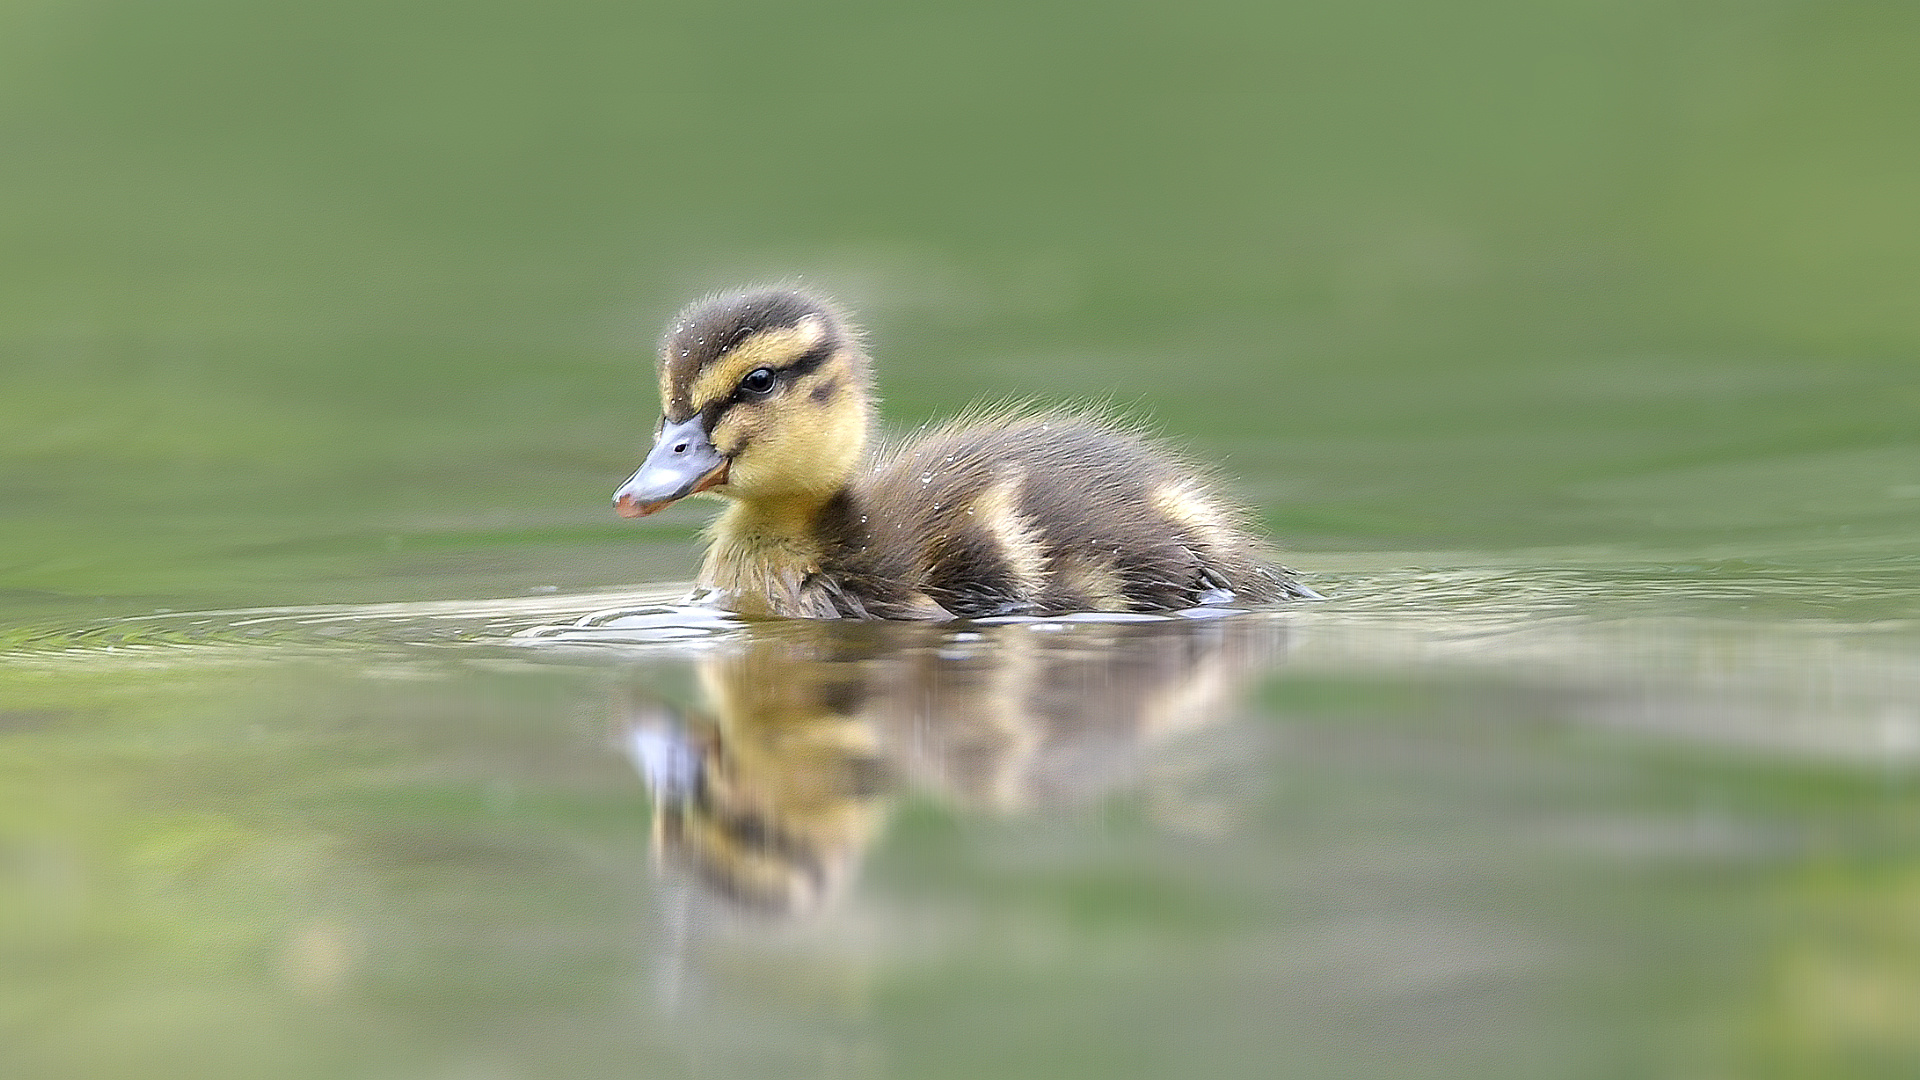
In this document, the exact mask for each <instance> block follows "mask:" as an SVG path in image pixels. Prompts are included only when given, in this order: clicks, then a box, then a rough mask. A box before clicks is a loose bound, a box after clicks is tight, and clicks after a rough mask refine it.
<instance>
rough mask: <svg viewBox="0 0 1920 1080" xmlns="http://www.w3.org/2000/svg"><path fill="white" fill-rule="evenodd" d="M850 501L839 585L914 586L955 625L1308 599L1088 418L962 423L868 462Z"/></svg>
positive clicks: (1235, 526) (1238, 518) (1134, 443)
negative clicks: (859, 521) (857, 529)
mask: <svg viewBox="0 0 1920 1080" xmlns="http://www.w3.org/2000/svg"><path fill="white" fill-rule="evenodd" d="M852 495H853V498H854V500H855V502H856V503H857V504H858V510H859V514H860V516H861V517H863V518H865V519H866V520H865V522H864V523H863V524H864V529H862V530H861V531H862V532H864V534H865V535H864V536H863V537H862V538H861V543H860V544H859V545H858V549H857V550H854V551H850V552H849V553H848V556H847V560H846V565H845V567H844V569H845V570H846V571H847V573H848V584H849V585H852V586H853V587H854V588H856V589H857V588H858V585H857V582H860V581H890V582H908V581H910V582H914V583H916V584H917V586H918V589H917V591H918V592H920V593H922V594H923V595H925V596H927V597H928V598H930V599H932V600H933V601H934V602H936V603H938V604H939V605H940V606H941V607H942V608H945V609H946V610H947V611H949V612H951V613H953V614H954V615H958V616H962V617H972V618H979V617H984V616H989V615H1003V614H1031V615H1046V614H1061V613H1065V612H1072V611H1093V610H1104V611H1167V610H1173V609H1178V608H1184V607H1192V606H1194V605H1196V604H1204V603H1216V602H1222V601H1225V600H1228V599H1232V600H1235V601H1238V602H1242V603H1263V602H1270V601H1276V600H1283V599H1287V598H1289V597H1296V596H1312V595H1313V593H1312V592H1311V591H1310V590H1307V589H1306V588H1305V587H1304V586H1302V585H1301V584H1299V582H1298V581H1297V580H1295V579H1294V577H1293V576H1292V574H1291V573H1290V572H1288V571H1286V570H1284V569H1282V568H1280V567H1277V566H1274V565H1272V564H1271V563H1269V562H1268V561H1267V560H1266V558H1265V556H1264V553H1263V545H1262V544H1261V543H1260V541H1259V540H1258V539H1257V538H1256V537H1255V535H1254V534H1253V533H1252V532H1250V531H1249V529H1248V527H1247V525H1246V522H1245V520H1244V519H1245V514H1244V511H1242V510H1240V509H1239V508H1238V507H1236V506H1234V505H1233V504H1232V503H1230V502H1229V501H1227V500H1225V499H1224V498H1222V497H1221V496H1220V495H1219V494H1218V492H1217V491H1216V490H1215V488H1214V486H1213V484H1212V483H1211V482H1209V481H1208V480H1207V479H1206V478H1204V477H1203V476H1202V475H1201V474H1199V473H1198V472H1197V471H1195V470H1194V469H1193V468H1192V467H1191V466H1189V465H1187V464H1186V463H1184V462H1182V461H1180V460H1179V459H1178V458H1176V457H1175V456H1174V455H1172V454H1171V453H1170V452H1168V451H1167V450H1166V449H1164V448H1162V447H1160V446H1159V445H1157V444H1155V443H1154V442H1152V441H1151V440H1149V439H1147V438H1145V437H1143V436H1141V435H1140V434H1138V433H1136V432H1133V431H1130V430H1127V429H1125V428H1122V427H1118V426H1116V425H1114V424H1112V423H1110V422H1109V421H1107V420H1105V419H1103V418H1101V417H1099V416H1096V415H1090V414H1072V413H1037V414H1036V413H1022V412H1003V413H1000V414H997V415H987V416H982V417H973V418H962V419H960V420H956V421H954V422H952V423H949V424H947V425H944V426H942V427H939V428H937V429H935V430H933V431H932V432H930V433H928V434H926V435H925V436H923V437H920V438H916V439H913V440H910V441H908V442H906V443H904V444H902V445H900V446H898V447H896V448H894V449H892V450H891V451H889V452H884V453H882V454H880V455H878V457H877V460H876V463H875V465H874V466H873V468H872V470H871V471H870V472H869V473H868V474H867V475H866V476H864V477H862V478H860V479H859V480H858V481H857V482H856V484H855V487H854V491H853V492H852Z"/></svg>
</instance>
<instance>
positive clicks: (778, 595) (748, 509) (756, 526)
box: [700, 487, 848, 615]
mask: <svg viewBox="0 0 1920 1080" xmlns="http://www.w3.org/2000/svg"><path fill="white" fill-rule="evenodd" d="M846 498H848V492H847V489H845V488H844V487H843V488H841V489H839V490H835V491H829V492H824V493H814V492H808V493H804V494H791V495H785V496H783V497H780V498H763V499H754V500H751V501H749V500H738V501H735V502H734V503H733V505H731V506H729V507H728V508H727V509H726V510H725V512H723V513H722V514H721V515H720V517H719V518H717V519H716V520H715V521H714V523H713V525H712V526H711V527H709V529H708V535H709V536H710V537H711V538H712V541H713V543H712V545H711V546H710V547H708V548H707V560H706V563H705V565H704V566H703V567H702V568H701V571H700V585H701V586H702V587H703V588H707V589H713V590H716V591H718V592H720V593H723V594H725V597H726V601H727V604H728V606H729V607H732V608H733V609H734V610H736V611H739V612H740V613H742V614H745V615H799V614H803V613H806V612H805V610H804V609H806V608H807V607H809V605H808V604H807V603H806V602H805V601H803V599H802V594H801V587H802V586H803V585H804V584H805V583H806V581H807V578H808V577H809V576H811V575H814V574H817V573H819V572H820V568H821V565H822V563H823V561H825V559H826V558H827V556H828V554H829V552H828V548H829V547H830V546H831V545H832V543H833V541H832V540H830V539H829V538H828V537H827V536H825V535H824V534H823V531H822V529H821V525H820V523H821V519H822V517H823V515H824V514H825V512H826V510H827V508H828V506H829V505H830V504H833V503H835V502H838V501H844V500H845V499H846Z"/></svg>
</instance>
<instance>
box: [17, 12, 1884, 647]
mask: <svg viewBox="0 0 1920 1080" xmlns="http://www.w3.org/2000/svg"><path fill="white" fill-rule="evenodd" d="M1915 56H1920V9H1917V8H1915V7H1914V6H1913V5H1910V4H1902V3H1885V2H1866V0H1860V2H1825V3H1805V2H1800V3H1795V2H1769V0H1741V2H1738V3H1731V2H1710V0H1702V2H1679V3H1674V2H1668V3H1634V2H1615V3H1571V4H1552V5H1543V4H1533V3H1507V2H1501V0H1471V2H1461V3H1451V4H1428V3H1399V2H1384V0H1376V2H1366V3H1356V4H1347V5H1325V4H1304V3H1274V4H1239V3H1200V4H1195V5H1186V6H1182V7H1179V8H1177V9H1176V8H1175V7H1172V6H1168V5H1159V4H1134V3H1122V4H1100V5H1091V4H1089V5H1053V6H1048V7H1044V8H1038V9H1028V8H1026V7H1023V6H1017V5H1004V6H993V5H987V6H977V7H969V8H964V9H962V8H955V9H951V10H947V9H937V8H934V7H931V6H929V7H925V8H906V7H901V6H898V5H880V4H872V5H866V4H836V3H826V4H814V5H805V6H793V5H782V4H754V3H724V4H710V5H693V4H687V5H659V4H613V3H592V2H578V3H565V2H562V3H551V4H543V5H518V4H500V3H484V2H482V3H466V4H429V3H407V4H358V3H351V2H348V3H339V4H329V5H271V4H259V3H241V2H223V0H210V2H209V0H185V2H181V3H176V4H168V5H151V4H134V3H121V2H112V0H102V2H75V0H69V2H65V3H55V2H36V0H19V2H15V3H10V4H7V5H5V6H3V7H0V358H3V360H0V370H3V371H4V375H0V379H3V380H4V382H3V384H0V461H3V462H4V469H3V470H0V514H4V520H5V522H6V527H5V529H4V530H0V587H3V588H4V589H5V590H6V592H5V594H4V595H6V596H7V597H8V598H9V600H8V603H9V604H10V605H16V606H17V609H20V610H25V609H28V608H34V609H38V608H62V607H64V606H65V605H66V604H67V603H68V602H69V600H70V599H72V598H83V599H92V598H106V600H105V601H103V602H104V603H105V604H106V605H107V606H108V607H124V608H127V609H135V608H138V607H140V606H142V605H149V606H150V605H172V606H178V605H183V604H209V603H237V602H246V603H267V602H282V601H317V600H340V601H349V600H364V599H407V598H418V597H439V596H445V597H460V596H479V595H490V594H511V593H515V592H520V591H523V590H525V589H527V588H534V587H539V586H557V587H559V588H562V589H573V588H586V587H593V586H602V585H608V584H615V583H625V582H632V581H635V580H644V579H657V578H661V577H675V576H685V575H686V574H687V573H689V572H690V570H691V568H692V566H693V559H694V553H693V550H692V546H691V538H692V533H693V529H694V527H695V526H696V525H697V523H698V522H699V521H700V520H701V519H702V518H704V516H706V514H707V513H708V512H709V511H708V510H707V508H704V507H696V508H693V509H686V510H679V511H676V512H675V514H674V515H670V516H668V517H667V518H666V519H665V520H662V521H660V522H657V523H656V522H649V523H647V524H643V525H640V526H632V525H627V524H623V523H621V522H618V521H616V520H615V519H613V518H612V516H611V515H610V514H609V513H608V512H607V508H606V505H605V504H606V502H607V498H608V492H610V491H611V490H612V487H613V486H614V485H615V484H616V483H617V482H618V481H619V480H620V479H621V478H622V477H623V476H624V475H625V474H626V473H627V471H629V470H630V469H631V467H632V466H633V464H634V463H635V462H636V461H637V458H638V455H639V453H640V451H641V449H642V446H643V443H644V442H645V440H646V436H647V431H648V427H649V425H650V424H651V421H652V418H653V416H654V415H655V403H654V401H653V399H652V390H651V379H650V377H649V375H648V373H647V371H646V367H647V365H648V364H649V363H650V352H651V346H652V342H653V339H654V335H655V334H656V332H657V328H658V326H659V325H660V324H661V322H662V321H663V320H664V318H665V317H666V316H667V315H668V314H670V313H671V312H672V311H673V310H674V309H675V308H676V307H677V306H678V305H680V304H681V303H683V302H684V301H686V300H687V299H689V298H691V297H692V296H694V295H697V294H699V293H701V292H703V291H705V290H708V289H711V288H716V287H723V286H728V285H734V284H740V283H743V282H750V281H754V280H764V279H771V278H786V277H793V276H798V277H800V278H801V279H802V280H805V281H807V282H810V283H813V284H815V285H818V286H821V287H824V288H827V289H829V290H831V291H834V292H836V293H837V294H839V295H840V296H842V297H843V298H844V299H845V300H846V301H847V302H849V303H850V304H851V305H853V306H854V307H855V308H856V309H857V310H858V312H859V313H860V314H861V316H862V317H863V319H864V321H865V322H866V324H867V326H868V327H869V330H870V333H871V337H872V343H873V345H874V348H875V351H876V354H877V357H878V360H879V363H880V372H881V382H882V390H883V392H884V393H885V395H886V398H887V406H886V415H887V417H888V418H889V420H891V421H893V422H896V423H909V422H915V421H918V420H919V419H922V418H924V417H927V416H930V415H935V414H938V413H941V412H945V411H948V410H951V409H954V408H956V407H959V406H961V405H963V404H965V403H966V402H967V401H969V400H971V399H974V398H976V397H980V396H996V395H1006V394H1023V395H1024V394H1033V395H1039V396H1042V397H1046V398H1049V399H1054V398H1072V397H1079V396H1101V397H1112V398H1114V399H1116V400H1118V401H1120V402H1122V403H1123V404H1127V405H1129V406H1131V407H1136V408H1137V409H1138V411H1139V412H1141V413H1142V414H1145V415H1150V416H1152V417H1155V418H1156V419H1157V422H1158V423H1159V425H1160V427H1161V428H1162V429H1163V430H1165V431H1166V432H1168V433H1169V434H1171V435H1173V436H1175V437H1177V438H1179V439H1180V440H1182V441H1184V442H1186V443H1188V444H1189V445H1190V446H1193V447H1195V448H1196V449H1197V450H1199V451H1200V452H1201V454H1202V455H1203V456H1206V457H1209V458H1217V459H1219V460H1221V461H1222V462H1223V464H1224V468H1225V470H1226V471H1227V472H1228V473H1229V474H1231V475H1236V476H1239V477H1241V478H1242V480H1243V487H1244V489H1245V490H1246V492H1247V493H1248V494H1249V495H1250V496H1251V497H1252V498H1254V499H1255V500H1256V501H1257V502H1259V503H1260V504H1261V505H1262V506H1263V507H1264V508H1265V510H1266V512H1267V515H1268V519H1269V523H1270V524H1271V525H1272V526H1273V528H1274V529H1275V531H1276V532H1277V533H1278V534H1279V535H1280V536H1281V538H1282V539H1283V540H1284V541H1285V542H1286V544H1287V545H1288V546H1289V547H1290V548H1291V549H1292V550H1294V551H1295V552H1297V553H1301V554H1297V555H1296V556H1295V561H1296V562H1300V563H1302V564H1303V565H1306V566H1307V567H1308V568H1309V569H1311V568H1314V567H1316V566H1321V567H1326V566H1332V567H1335V568H1337V567H1338V565H1339V564H1340V563H1341V557H1340V555H1339V554H1338V553H1355V552H1366V551H1409V552H1420V551H1476V550H1480V551H1484V550H1497V551H1514V550H1524V549H1529V548H1535V547H1546V548H1562V549H1568V548H1573V547H1581V546H1599V547H1602V548H1607V549H1610V550H1628V551H1638V552H1644V553H1646V554H1649V555H1652V556H1656V557H1663V556H1667V555H1674V554H1676V553H1678V554H1685V555H1689V556H1697V555H1701V554H1709V555H1718V556H1727V555H1732V554H1744V555H1748V556H1753V557H1762V558H1780V559H1788V560H1792V559H1808V560H1821V561H1831V560H1834V559H1839V560H1849V559H1857V558H1861V557H1880V556H1884V555H1887V554H1888V553H1889V552H1890V551H1893V550H1895V549H1898V550H1900V551H1904V542H1905V538H1906V537H1910V536H1911V535H1912V527H1914V526H1916V525H1920V486H1916V485H1920V451H1917V450H1916V449H1915V445H1914V442H1913V440H1912V437H1911V432H1912V431H1913V430H1914V428H1915V423H1916V417H1917V416H1920V365H1916V363H1915V352H1916V348H1917V347H1920V289H1917V288H1916V283H1917V282H1920V198H1917V197H1916V192H1920V139H1916V137H1915V133H1916V132H1920V65H1917V64H1915V63H1914V62H1913V58H1914V57H1915ZM1849 534H1851V535H1849ZM1896 538H1899V539H1897V540H1896Z"/></svg>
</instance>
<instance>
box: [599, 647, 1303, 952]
mask: <svg viewBox="0 0 1920 1080" xmlns="http://www.w3.org/2000/svg"><path fill="white" fill-rule="evenodd" d="M981 629H982V633H980V634H977V635H967V637H968V638H969V639H970V640H966V641H963V642H958V643H956V642H954V641H953V640H951V639H952V637H953V636H952V635H946V634H939V633H926V632H916V634H915V636H914V637H913V638H910V639H909V640H908V641H906V642H904V643H903V642H901V641H899V640H898V639H897V638H895V639H889V640H888V641H884V642H883V641H879V640H872V639H868V638H867V637H865V636H858V637H856V636H850V635H848V634H846V633H844V632H841V631H840V630H839V629H838V628H836V627H832V626H820V625H814V626H806V625H804V624H802V625H799V626H788V627H783V628H780V632H778V633H770V632H769V633H757V634H755V635H754V636H753V637H752V638H751V639H750V640H749V641H748V642H747V643H746V644H745V645H744V646H743V647H742V648H740V649H738V650H735V651H730V652H725V653H720V654H716V655H715V656H713V657H711V658H710V659H708V660H706V661H703V662H702V665H701V669H700V676H701V688H702V691H703V694H704V697H705V699H706V705H707V715H706V716H705V717H703V718H700V719H695V720H687V721H682V720H678V719H676V718H674V717H673V716H671V715H668V714H667V713H665V712H664V711H663V710H661V709H659V708H657V707H639V708H635V709H633V710H632V711H631V714H630V718H629V719H630V726H629V730H628V737H629V743H628V747H629V749H630V751H631V752H632V753H633V756H634V758H635V763H636V764H637V765H638V766H639V768H640V770H641V773H642V775H643V777H644V778H645V779H646V781H647V784H648V787H649V788H650V790H651V791H652V794H653V798H654V802H655V808H656V811H655V817H654V843H655V851H656V855H657V856H658V857H659V858H660V859H661V860H662V861H663V862H664V863H666V864H668V865H671V866H675V867H678V868H680V869H682V870H685V871H690V872H691V875H692V877H693V878H694V879H695V880H697V881H699V882H701V883H702V884H704V885H705V886H706V887H707V888H708V889H710V890H711V891H713V892H715V893H718V894H719V895H721V896H723V897H725V898H727V899H728V900H729V901H731V902H732V903H734V904H735V905H737V906H739V907H742V908H745V909H748V910H752V911H759V912H763V913H767V914H799V913H803V912H807V911H811V910H815V909H817V908H819V907H820V906H822V905H823V904H824V903H826V902H827V901H829V900H830V899H831V898H832V897H833V896H834V895H835V894H837V893H838V892H840V891H841V890H842V889H843V888H844V886H845V885H846V883H847V882H848V881H849V880H850V879H851V878H852V876H853V872H854V870H855V869H856V868H857V866H858V865H859V862H860V860H861V858H862V857H863V856H864V853H865V851H866V850H867V848H868V847H869V846H870V845H871V844H872V842H873V840H874V839H875V838H876V837H877V836H878V834H879V832H880V829H881V826H882V824H883V821H884V818H885V816H886V813H887V811H888V805H889V803H890V801H891V800H890V796H891V795H892V794H893V792H894V790H895V789H897V788H902V787H906V788H917V789H922V790H926V791H928V792H930V793H933V794H935V795H936V796H938V797H941V798H944V799H947V800H950V801H953V802H955V803H958V804H960V805H962V806H968V807H974V808H982V809H992V810H1027V809H1034V808H1038V807H1045V806H1055V805H1061V804H1065V803H1071V802H1074V801H1077V800H1079V799H1082V798H1085V797H1089V796H1091V795H1095V794H1098V793H1100V792H1103V791H1106V790H1110V789H1112V788H1113V787H1115V786H1118V785H1121V784H1124V783H1126V782H1128V781H1129V780H1131V779H1132V778H1133V775H1134V771H1135V769H1136V768H1137V766H1138V765H1139V764H1140V763H1141V760H1142V752H1143V751H1144V750H1146V749H1148V748H1150V747H1152V746H1153V745H1155V744H1157V743H1160V742H1161V741H1163V740H1165V739H1167V738H1169V737H1171V736H1174V735H1177V734H1179V733H1181V732H1183V731H1186V730H1188V729H1191V728H1194V727H1199V726H1203V725H1206V724H1209V723H1213V722H1217V721H1218V720H1219V719H1220V717H1221V715H1222V714H1223V713H1224V712H1225V711H1226V709H1227V708H1228V707H1229V706H1230V705H1231V703H1232V699H1233V697H1234V695H1235V693H1236V692H1237V691H1238V689H1239V688H1240V687H1241V685H1243V684H1244V683H1245V682H1246V681H1247V679H1248V678H1250V677H1251V676H1253V675H1256V674H1258V673H1259V672H1260V671H1262V670H1264V669H1265V668H1266V667H1267V666H1268V665H1269V664H1271V663H1272V662H1273V661H1274V660H1275V659H1276V658H1277V654H1278V649H1279V646H1280V638H1279V628H1278V627H1277V626H1276V625H1275V624H1273V623H1271V622H1269V621H1266V620H1264V619H1258V618H1247V619H1221V620H1213V621H1209V622H1204V623H1190V622H1188V621H1186V620H1175V621H1169V622H1156V623H1121V624H1080V625H1071V626H1057V627H1050V629H1051V630H1053V631H1054V632H1050V633H1037V632H1035V631H1034V630H1032V629H1030V628H1028V627H1026V626H1000V627H983V628H981ZM922 634H924V636H921V635H922ZM886 645H891V647H883V646H886ZM916 645H917V646H918V647H913V646H916ZM903 646H904V647H903Z"/></svg>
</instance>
